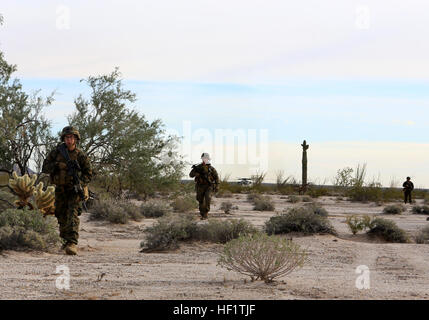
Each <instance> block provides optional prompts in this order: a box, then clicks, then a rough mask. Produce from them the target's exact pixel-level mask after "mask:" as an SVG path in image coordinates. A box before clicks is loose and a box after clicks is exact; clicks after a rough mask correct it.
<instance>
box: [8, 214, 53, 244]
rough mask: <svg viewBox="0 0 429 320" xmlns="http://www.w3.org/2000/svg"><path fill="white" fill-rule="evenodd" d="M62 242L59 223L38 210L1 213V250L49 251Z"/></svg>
mask: <svg viewBox="0 0 429 320" xmlns="http://www.w3.org/2000/svg"><path fill="white" fill-rule="evenodd" d="M59 242H60V238H59V236H58V233H57V221H56V219H55V218H54V217H51V216H47V217H43V215H42V213H41V212H39V211H37V210H27V209H23V210H18V209H7V210H4V211H2V212H1V213H0V249H4V250H7V249H12V250H19V249H34V250H44V251H46V250H48V249H50V248H51V247H53V246H55V245H56V244H58V243H59Z"/></svg>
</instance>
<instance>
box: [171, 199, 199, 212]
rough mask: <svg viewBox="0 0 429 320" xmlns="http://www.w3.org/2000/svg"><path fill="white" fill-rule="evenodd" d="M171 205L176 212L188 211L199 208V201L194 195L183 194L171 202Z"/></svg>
mask: <svg viewBox="0 0 429 320" xmlns="http://www.w3.org/2000/svg"><path fill="white" fill-rule="evenodd" d="M171 207H172V208H173V210H174V211H175V212H182V213H186V212H189V211H192V210H194V209H196V208H198V202H197V200H196V199H195V197H194V196H192V195H187V196H181V197H178V198H176V199H174V200H173V201H172V202H171Z"/></svg>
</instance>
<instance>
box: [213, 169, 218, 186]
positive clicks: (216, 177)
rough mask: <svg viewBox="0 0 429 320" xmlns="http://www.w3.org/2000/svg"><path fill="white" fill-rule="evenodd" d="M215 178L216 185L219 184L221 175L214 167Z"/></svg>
mask: <svg viewBox="0 0 429 320" xmlns="http://www.w3.org/2000/svg"><path fill="white" fill-rule="evenodd" d="M213 178H214V180H215V183H216V185H218V184H219V175H218V174H217V171H216V169H215V168H213Z"/></svg>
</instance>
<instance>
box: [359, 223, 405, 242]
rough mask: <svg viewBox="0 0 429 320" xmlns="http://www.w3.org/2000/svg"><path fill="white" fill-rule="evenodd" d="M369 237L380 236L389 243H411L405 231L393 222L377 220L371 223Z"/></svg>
mask: <svg viewBox="0 0 429 320" xmlns="http://www.w3.org/2000/svg"><path fill="white" fill-rule="evenodd" d="M367 234H368V235H371V236H379V237H381V238H382V239H384V240H386V241H388V242H399V243H406V242H409V239H408V236H407V234H406V232H405V231H404V230H402V229H401V228H399V227H398V226H397V225H396V223H395V222H394V221H392V220H387V219H383V218H375V219H374V220H372V221H371V223H370V228H369V231H368V232H367Z"/></svg>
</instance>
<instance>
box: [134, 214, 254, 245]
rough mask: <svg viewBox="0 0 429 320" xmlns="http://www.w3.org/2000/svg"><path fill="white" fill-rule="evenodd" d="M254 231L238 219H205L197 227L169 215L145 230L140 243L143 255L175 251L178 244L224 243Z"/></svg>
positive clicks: (189, 220)
mask: <svg viewBox="0 0 429 320" xmlns="http://www.w3.org/2000/svg"><path fill="white" fill-rule="evenodd" d="M255 232H256V229H255V227H253V226H252V225H251V224H250V223H249V222H247V221H245V220H243V219H240V220H238V221H237V220H230V221H228V220H227V221H222V220H221V221H218V220H209V221H207V223H200V224H197V222H196V221H195V219H194V218H193V217H192V216H189V215H184V214H179V215H177V214H170V215H167V216H164V217H161V218H160V219H158V220H157V222H156V223H155V224H154V225H153V226H151V227H148V228H146V229H145V233H146V234H147V237H146V240H145V241H142V242H141V243H140V246H141V247H142V248H143V250H142V251H143V252H153V251H164V250H171V249H177V248H178V247H179V243H180V242H181V241H191V240H196V241H210V242H214V243H226V242H228V241H229V240H232V239H234V238H237V237H239V236H240V235H242V234H251V233H255Z"/></svg>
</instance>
